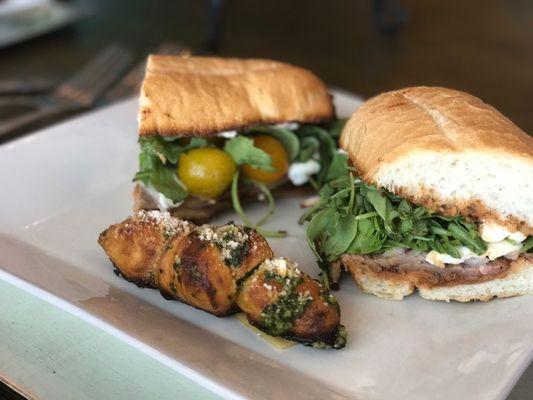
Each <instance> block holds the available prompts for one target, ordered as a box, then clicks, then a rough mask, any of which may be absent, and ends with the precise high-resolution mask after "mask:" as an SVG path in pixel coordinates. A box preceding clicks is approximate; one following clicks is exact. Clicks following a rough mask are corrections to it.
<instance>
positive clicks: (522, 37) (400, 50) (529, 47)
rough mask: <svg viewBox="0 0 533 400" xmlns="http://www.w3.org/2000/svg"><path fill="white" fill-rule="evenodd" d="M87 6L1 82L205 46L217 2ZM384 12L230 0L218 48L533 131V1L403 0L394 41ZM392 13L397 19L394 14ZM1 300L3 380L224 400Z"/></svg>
mask: <svg viewBox="0 0 533 400" xmlns="http://www.w3.org/2000/svg"><path fill="white" fill-rule="evenodd" d="M76 2H77V3H80V4H82V5H85V6H89V7H90V8H91V9H92V13H91V15H90V16H89V17H87V18H85V19H84V20H82V21H80V22H79V23H77V24H75V25H73V26H71V27H69V28H66V29H63V30H61V31H58V32H55V33H52V34H49V35H46V36H43V37H41V38H38V39H35V40H32V41H29V42H27V43H24V44H21V45H18V46H13V47H11V48H7V49H2V50H0V79H10V78H26V77H35V76H41V77H47V78H52V79H55V80H58V81H59V80H61V79H63V78H65V77H67V76H68V75H69V74H72V73H73V72H75V71H76V70H77V69H78V68H79V67H80V66H81V65H82V64H83V63H84V62H86V61H87V60H89V59H90V58H91V57H92V56H93V55H94V54H95V53H96V52H98V50H100V49H101V48H102V47H104V46H105V45H107V44H109V43H111V42H118V43H121V44H123V45H124V46H127V47H128V48H130V49H131V50H133V51H134V52H135V54H136V56H137V57H138V58H139V59H141V58H142V57H144V56H145V54H146V52H148V51H150V50H151V49H153V48H155V47H157V45H159V44H160V43H161V42H181V43H184V44H186V45H188V46H190V47H191V48H193V49H195V50H202V49H205V42H206V37H207V27H208V17H207V15H208V14H207V10H208V4H209V2H208V1H195V0H189V1H185V0H174V1H172V2H168V1H165V0H151V1H140V0H135V1H134V0H92V1H89V0H78V1H76ZM378 3H380V2H379V1H373V0H367V1H355V0H331V1H327V2H326V1H318V0H316V1H304V0H293V1H290V2H288V1H283V0H270V1H268V2H266V1H265V2H259V1H257V2H254V3H253V4H251V2H249V1H245V0H226V1H225V2H224V4H223V13H222V18H221V20H220V27H221V29H220V35H219V41H218V51H219V53H220V54H221V55H224V56H239V57H268V58H274V59H280V60H285V61H288V62H292V63H295V64H298V65H302V66H305V67H308V68H310V69H312V70H314V71H315V72H316V73H317V74H319V75H320V76H321V77H323V78H324V79H325V80H326V81H327V82H328V84H330V85H333V86H337V87H341V88H344V89H347V90H350V91H353V92H356V93H360V94H362V95H364V96H371V95H373V94H376V93H378V92H381V91H383V90H389V89H394V88H399V87H403V86H409V85H422V84H425V85H442V86H450V87H454V88H458V89H462V90H465V91H468V92H471V93H473V94H475V95H477V96H479V97H481V98H483V99H484V100H486V101H487V102H489V103H491V104H492V105H494V106H495V107H497V108H498V109H500V110H501V111H502V112H503V113H505V114H506V115H507V116H509V117H510V118H511V119H512V120H514V121H515V122H516V123H517V124H518V125H519V126H520V127H521V128H522V129H524V130H525V131H529V132H532V131H533V112H532V110H531V99H532V98H533V73H532V71H533V30H532V29H531V21H532V20H533V3H532V2H530V1H527V0H508V1H498V0H470V1H468V2H466V1H459V0H449V1H447V2H429V1H424V0H398V1H396V2H395V3H396V4H400V5H401V6H402V7H403V8H402V9H401V10H399V12H398V13H396V11H394V12H393V13H392V14H394V15H396V14H398V15H400V17H402V18H404V19H405V21H406V22H405V25H404V26H402V27H400V28H399V29H398V30H397V31H396V32H394V29H392V28H391V29H389V30H391V31H393V33H390V32H389V33H383V32H380V31H379V30H378V29H376V24H375V20H376V14H373V7H375V6H376V4H378ZM385 4H387V2H385ZM379 15H380V14H377V16H378V17H379ZM387 15H388V14H386V18H385V20H386V21H388V20H390V19H391V18H390V17H388V16H387ZM384 30H387V29H384ZM2 115H4V116H5V111H4V114H2V113H1V112H0V116H2ZM0 304H1V306H0V376H3V378H4V379H7V380H10V381H11V382H12V383H13V384H14V385H16V386H17V385H19V386H20V387H21V389H22V390H23V391H25V393H26V394H28V395H31V394H34V395H35V396H36V397H37V398H43V399H59V398H61V399H68V398H76V399H82V398H98V399H104V398H128V399H131V398H139V399H149V398H206V399H207V398H213V396H212V395H211V394H210V393H208V392H206V391H205V390H203V389H202V388H199V387H197V386H195V385H193V384H191V382H189V381H187V379H186V378H183V377H180V376H178V375H176V374H175V373H174V372H172V371H170V370H169V369H168V368H166V367H164V366H162V365H159V364H157V363H156V362H155V361H153V360H151V359H150V358H148V357H147V356H145V355H143V354H141V353H138V352H136V351H135V350H133V349H129V348H127V346H126V345H124V344H122V343H120V342H118V341H117V340H116V339H114V338H112V337H108V336H109V335H107V336H106V334H103V333H102V332H99V331H98V330H97V329H96V328H94V327H91V326H90V325H88V324H86V323H84V322H82V321H79V320H77V319H76V318H74V317H72V316H70V315H68V314H66V313H65V312H63V311H61V310H57V309H55V308H53V307H52V306H50V305H47V304H46V303H44V302H42V301H41V300H38V299H36V298H33V297H32V296H30V295H28V294H25V293H23V292H21V291H20V290H19V289H16V288H14V287H12V286H10V285H9V284H6V283H4V282H0ZM102 360H105V363H104V362H102ZM141 377H142V378H141ZM532 383H533V370H532V369H531V368H530V369H529V370H528V371H527V372H526V374H525V375H524V378H522V380H521V381H520V382H519V384H518V385H517V387H516V388H515V390H514V391H513V393H512V394H511V396H510V398H512V399H527V398H531V393H533V384H532ZM2 393H3V392H2V391H0V397H2ZM6 396H7V395H6ZM6 396H4V397H6ZM528 396H529V397H528ZM13 398H15V397H13Z"/></svg>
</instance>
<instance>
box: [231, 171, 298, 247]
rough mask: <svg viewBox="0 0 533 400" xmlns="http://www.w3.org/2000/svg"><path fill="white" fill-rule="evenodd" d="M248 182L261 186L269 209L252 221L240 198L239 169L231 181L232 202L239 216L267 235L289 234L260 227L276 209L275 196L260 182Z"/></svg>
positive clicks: (247, 224) (244, 221)
mask: <svg viewBox="0 0 533 400" xmlns="http://www.w3.org/2000/svg"><path fill="white" fill-rule="evenodd" d="M246 183H248V184H254V185H256V186H257V187H258V188H259V190H260V191H261V192H262V193H263V194H264V195H265V197H266V199H267V201H268V210H267V212H266V214H265V215H264V216H263V217H262V218H261V219H260V220H259V221H257V222H255V223H254V222H252V221H250V219H249V218H248V217H247V216H246V213H245V212H244V210H243V209H242V205H241V201H240V199H239V171H237V172H236V173H235V175H234V176H233V181H232V182H231V202H232V205H233V209H234V210H235V212H236V213H237V215H238V216H239V218H240V219H241V220H242V222H243V223H244V225H246V226H249V227H251V228H254V229H256V230H257V231H258V232H259V233H260V234H262V235H263V236H265V237H285V236H287V232H285V231H267V230H264V229H262V228H260V226H261V225H262V224H264V223H265V222H266V220H267V219H268V217H270V215H272V214H273V213H274V209H275V205H274V196H272V193H271V192H270V190H269V189H268V187H267V186H266V185H264V184H262V183H260V182H255V181H249V180H247V181H246Z"/></svg>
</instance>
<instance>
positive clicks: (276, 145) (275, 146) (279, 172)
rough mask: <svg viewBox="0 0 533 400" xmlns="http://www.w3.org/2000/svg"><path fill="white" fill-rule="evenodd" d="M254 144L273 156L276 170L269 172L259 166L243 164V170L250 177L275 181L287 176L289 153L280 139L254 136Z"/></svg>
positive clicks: (266, 181) (269, 181)
mask: <svg viewBox="0 0 533 400" xmlns="http://www.w3.org/2000/svg"><path fill="white" fill-rule="evenodd" d="M252 139H253V141H254V146H255V147H257V148H259V149H261V150H263V151H264V152H265V153H267V154H268V155H269V156H270V157H272V166H273V167H274V168H275V169H276V170H275V171H274V172H267V171H265V170H262V169H259V168H253V167H251V166H250V165H248V164H244V165H243V166H242V172H243V174H244V176H245V177H246V178H248V179H252V180H254V181H258V182H263V183H274V182H277V181H279V180H280V179H281V178H283V177H284V176H285V174H286V173H287V170H288V169H289V155H288V154H287V150H285V147H283V145H282V144H281V142H280V141H279V140H276V139H274V138H273V137H272V136H267V135H258V136H254V137H253V138H252Z"/></svg>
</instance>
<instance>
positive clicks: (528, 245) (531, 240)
mask: <svg viewBox="0 0 533 400" xmlns="http://www.w3.org/2000/svg"><path fill="white" fill-rule="evenodd" d="M530 250H533V236H529V237H528V238H527V239H526V240H525V241H524V242H523V243H522V249H521V250H520V251H521V252H522V253H529V252H530Z"/></svg>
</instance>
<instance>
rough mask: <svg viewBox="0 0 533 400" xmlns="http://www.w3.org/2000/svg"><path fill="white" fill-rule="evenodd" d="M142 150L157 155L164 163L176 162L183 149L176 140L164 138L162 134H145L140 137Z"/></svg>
mask: <svg viewBox="0 0 533 400" xmlns="http://www.w3.org/2000/svg"><path fill="white" fill-rule="evenodd" d="M139 144H140V145H141V152H143V153H146V154H149V155H156V156H158V157H159V159H160V160H161V162H162V163H163V164H166V163H167V162H170V163H172V164H176V163H177V162H178V157H179V155H180V153H181V151H182V149H181V148H180V147H179V146H176V145H175V143H174V142H171V141H169V140H165V139H163V138H162V137H161V136H143V137H141V138H139Z"/></svg>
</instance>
